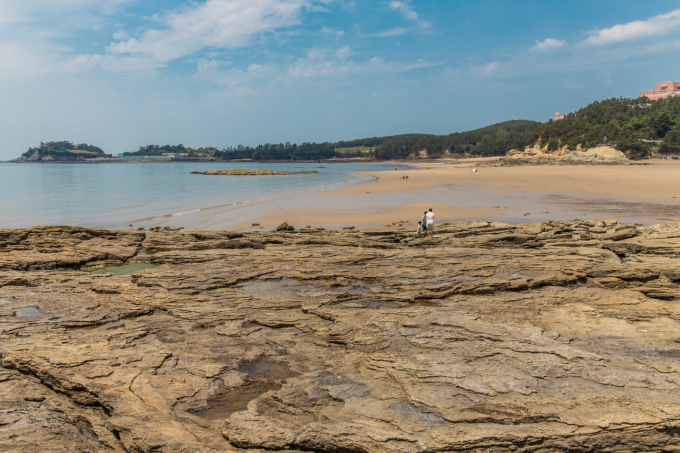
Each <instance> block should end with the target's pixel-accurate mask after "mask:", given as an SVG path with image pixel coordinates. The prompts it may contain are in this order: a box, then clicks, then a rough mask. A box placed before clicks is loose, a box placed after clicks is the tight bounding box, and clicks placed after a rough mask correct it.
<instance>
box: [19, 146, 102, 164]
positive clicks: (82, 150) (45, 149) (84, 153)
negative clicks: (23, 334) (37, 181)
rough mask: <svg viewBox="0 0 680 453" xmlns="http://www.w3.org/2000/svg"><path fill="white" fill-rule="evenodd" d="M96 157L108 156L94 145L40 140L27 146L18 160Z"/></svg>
mask: <svg viewBox="0 0 680 453" xmlns="http://www.w3.org/2000/svg"><path fill="white" fill-rule="evenodd" d="M96 157H110V156H109V155H107V154H104V151H103V150H102V149H101V148H99V147H97V146H94V145H88V144H86V143H81V144H79V145H74V144H73V143H71V142H68V141H62V142H40V146H38V147H36V148H28V151H26V152H25V153H23V154H22V155H21V157H20V158H19V160H23V161H32V162H43V161H74V160H84V159H93V158H96Z"/></svg>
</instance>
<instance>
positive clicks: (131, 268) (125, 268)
mask: <svg viewBox="0 0 680 453" xmlns="http://www.w3.org/2000/svg"><path fill="white" fill-rule="evenodd" d="M158 266H159V265H158V264H149V263H132V264H121V265H117V266H104V267H100V268H98V269H95V270H93V271H91V273H92V274H132V273H134V272H138V271H143V270H144V269H155V268H157V267H158Z"/></svg>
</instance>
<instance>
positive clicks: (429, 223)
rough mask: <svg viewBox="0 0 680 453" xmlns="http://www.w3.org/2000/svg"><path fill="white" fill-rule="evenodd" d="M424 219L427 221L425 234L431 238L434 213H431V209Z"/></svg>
mask: <svg viewBox="0 0 680 453" xmlns="http://www.w3.org/2000/svg"><path fill="white" fill-rule="evenodd" d="M425 218H426V219H427V234H428V235H429V236H430V237H432V235H434V212H432V208H430V210H429V211H428V212H427V214H425Z"/></svg>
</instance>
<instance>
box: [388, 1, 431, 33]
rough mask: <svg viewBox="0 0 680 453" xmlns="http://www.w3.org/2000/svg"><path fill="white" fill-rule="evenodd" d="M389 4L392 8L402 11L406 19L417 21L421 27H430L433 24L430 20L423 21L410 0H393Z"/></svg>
mask: <svg viewBox="0 0 680 453" xmlns="http://www.w3.org/2000/svg"><path fill="white" fill-rule="evenodd" d="M388 6H389V7H390V8H392V9H396V10H397V11H400V12H401V14H402V15H403V16H404V17H405V18H406V19H408V20H412V21H414V22H417V23H418V24H419V25H420V26H421V27H424V28H429V27H430V26H431V25H430V23H429V22H424V21H421V20H420V19H419V18H418V13H416V12H415V10H414V9H413V8H412V7H411V4H410V3H409V1H408V0H392V1H391V2H389V3H388Z"/></svg>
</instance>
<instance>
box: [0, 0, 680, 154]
mask: <svg viewBox="0 0 680 453" xmlns="http://www.w3.org/2000/svg"><path fill="white" fill-rule="evenodd" d="M666 80H674V81H680V2H678V1H677V0H672V1H671V0H654V1H653V2H640V1H639V0H616V1H611V0H597V1H592V0H568V1H562V2H555V1H547V0H540V1H539V0H522V1H521V2H518V1H515V0H469V1H468V0H431V1H423V0H420V1H416V0H376V1H373V0H364V1H358V0H192V1H182V0H30V1H26V0H0V105H1V108H0V160H7V159H12V158H15V157H18V156H19V155H20V154H21V153H22V152H24V151H26V150H27V149H28V148H29V147H33V146H38V145H39V144H40V142H43V141H57V140H69V141H72V142H74V143H88V144H93V145H96V146H99V147H101V148H102V149H104V151H105V152H107V153H119V152H124V151H135V150H137V149H138V148H139V147H140V146H145V145H149V144H179V143H182V144H184V145H185V146H196V147H199V146H217V147H219V148H224V147H227V146H236V145H238V144H244V145H247V144H251V145H256V144H259V143H285V142H288V141H289V142H297V143H302V142H312V141H314V142H323V141H338V140H351V139H356V138H364V137H373V136H383V135H393V134H404V133H432V134H449V133H452V132H459V131H465V130H470V129H474V128H478V127H483V126H486V125H489V124H494V123H497V122H501V121H506V120H511V119H530V120H537V121H547V120H548V119H550V118H552V116H553V115H554V113H555V112H556V111H560V112H562V113H566V112H571V111H575V110H578V109H579V108H580V107H584V106H586V105H588V104H589V103H591V102H593V101H596V100H602V99H606V98H611V97H621V96H623V97H637V96H638V95H639V92H640V91H646V90H652V89H653V88H654V85H655V84H656V83H658V82H662V81H666Z"/></svg>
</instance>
